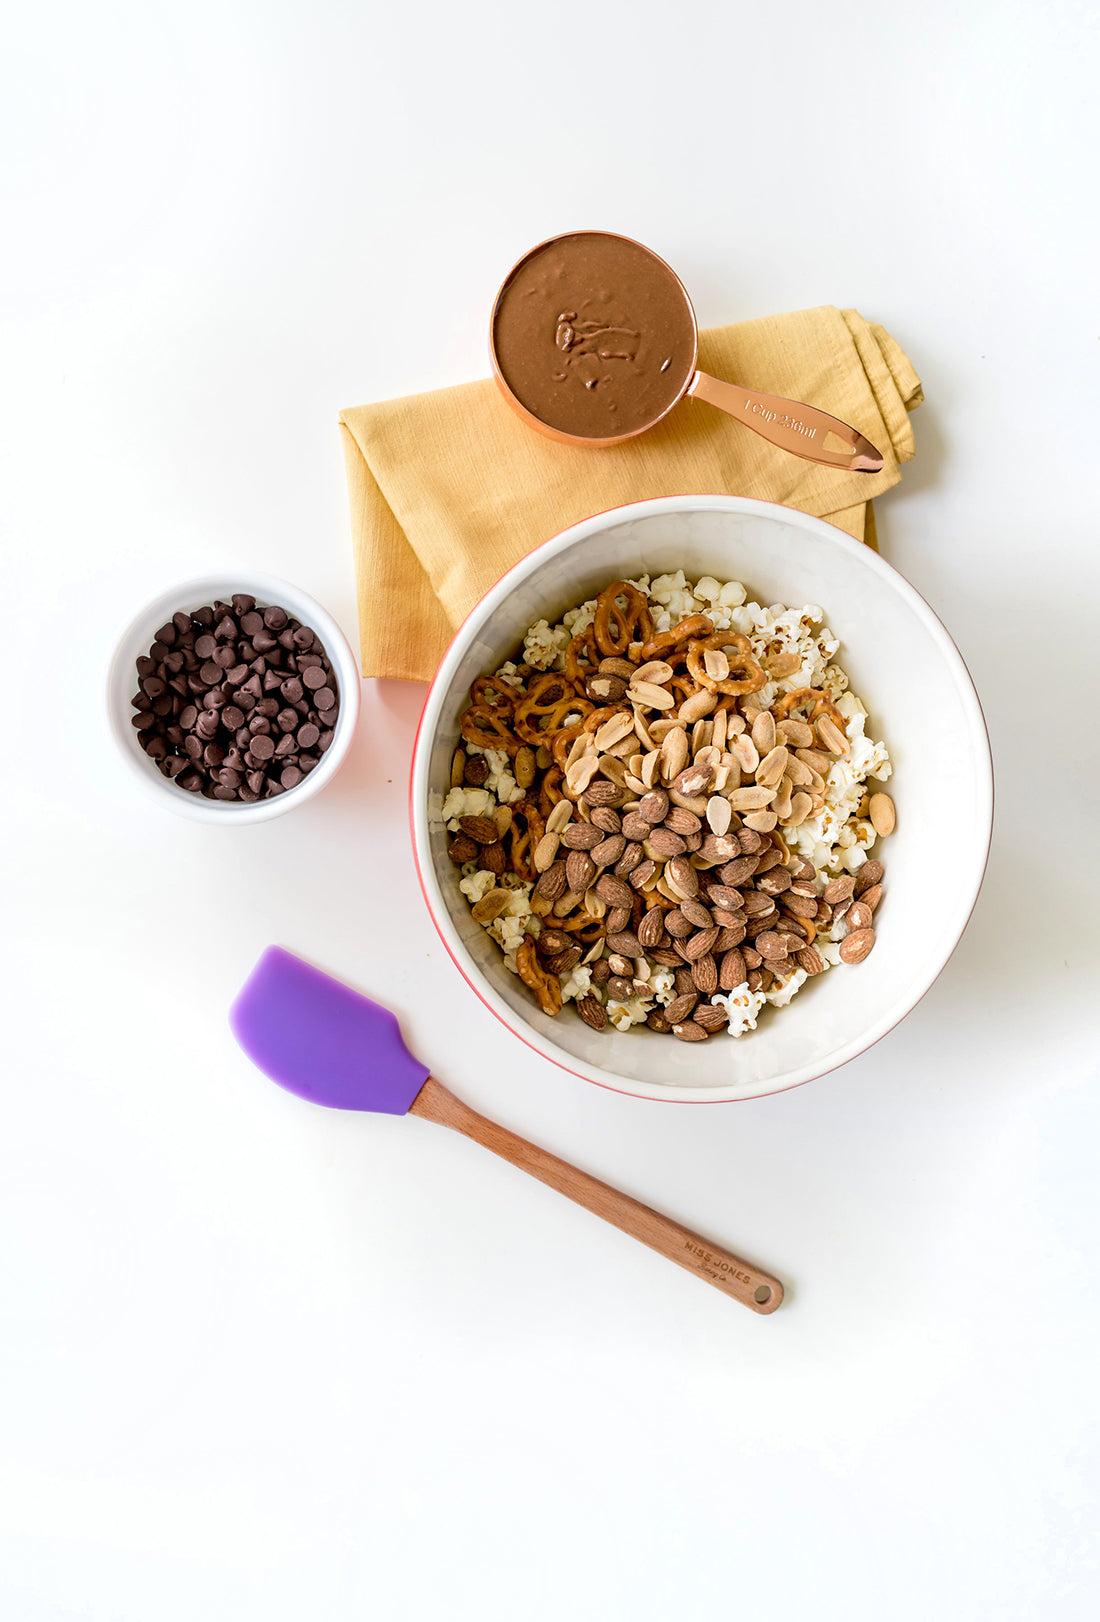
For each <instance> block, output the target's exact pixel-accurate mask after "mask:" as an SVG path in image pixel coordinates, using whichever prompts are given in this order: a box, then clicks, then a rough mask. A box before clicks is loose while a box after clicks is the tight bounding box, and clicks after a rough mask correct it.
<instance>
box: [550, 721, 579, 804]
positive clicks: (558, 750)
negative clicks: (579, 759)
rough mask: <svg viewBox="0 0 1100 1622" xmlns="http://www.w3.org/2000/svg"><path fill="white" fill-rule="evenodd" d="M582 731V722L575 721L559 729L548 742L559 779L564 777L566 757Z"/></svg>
mask: <svg viewBox="0 0 1100 1622" xmlns="http://www.w3.org/2000/svg"><path fill="white" fill-rule="evenodd" d="M583 731H584V722H583V721H577V722H575V723H574V725H573V726H571V727H559V729H558V731H557V732H555V733H554V736H553V738H552V739H551V740H550V752H551V754H552V755H553V757H554V764H555V766H557V768H558V776H559V778H560V777H562V776H564V775H565V761H566V757H567V755H568V754H569V751H570V749H572V747H573V745H574V744H575V743H576V741H577V739H578V738H579V737H580V735H581V733H582V732H583ZM559 798H560V796H559Z"/></svg>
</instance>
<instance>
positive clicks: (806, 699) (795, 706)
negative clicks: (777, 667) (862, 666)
mask: <svg viewBox="0 0 1100 1622" xmlns="http://www.w3.org/2000/svg"><path fill="white" fill-rule="evenodd" d="M811 700H812V702H813V708H812V710H811V711H810V722H811V724H812V723H813V722H814V721H816V720H817V718H818V716H819V715H827V716H829V718H830V719H831V720H833V721H835V722H836V724H837V726H838V727H839V728H840V730H841V732H844V731H845V727H846V725H847V723H846V722H845V720H844V717H843V715H841V713H840V711H839V710H838V709H837V707H836V705H835V704H834V703H833V700H832V697H831V695H830V694H829V693H823V692H821V691H820V689H819V688H817V687H796V688H795V690H794V692H793V693H784V694H783V696H782V697H781V698H777V699H776V701H775V703H774V704H773V705H772V714H773V715H774V716H775V719H776V720H777V721H785V720H786V719H787V717H788V716H790V715H793V713H794V711H795V710H801V709H803V708H804V707H805V706H806V705H807V704H809V703H810V702H811ZM845 735H846V734H845Z"/></svg>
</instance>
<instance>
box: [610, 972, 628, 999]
mask: <svg viewBox="0 0 1100 1622" xmlns="http://www.w3.org/2000/svg"><path fill="white" fill-rule="evenodd" d="M607 995H608V996H609V997H611V998H612V999H613V1000H614V1001H615V1002H626V1000H627V998H628V997H633V995H634V982H633V980H628V979H627V978H626V976H625V975H622V974H613V975H612V976H611V978H610V980H609V981H608V982H607Z"/></svg>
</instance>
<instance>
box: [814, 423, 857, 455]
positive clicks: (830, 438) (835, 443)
mask: <svg viewBox="0 0 1100 1622" xmlns="http://www.w3.org/2000/svg"><path fill="white" fill-rule="evenodd" d="M822 449H823V450H827V451H839V452H841V453H842V454H843V455H845V456H852V455H854V453H855V446H854V445H849V443H848V441H847V440H846V439H841V437H840V435H839V434H834V433H833V430H832V429H831V428H829V429H826V432H825V442H824V445H823V446H822Z"/></svg>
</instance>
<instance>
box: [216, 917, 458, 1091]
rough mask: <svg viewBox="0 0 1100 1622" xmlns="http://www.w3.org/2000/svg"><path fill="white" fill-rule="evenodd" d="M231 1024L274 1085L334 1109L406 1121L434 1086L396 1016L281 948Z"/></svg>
mask: <svg viewBox="0 0 1100 1622" xmlns="http://www.w3.org/2000/svg"><path fill="white" fill-rule="evenodd" d="M229 1023H230V1026H231V1027H232V1030H233V1034H234V1036H235V1037H236V1038H237V1041H238V1042H239V1043H240V1045H241V1047H242V1048H243V1049H244V1051H245V1052H246V1053H247V1054H248V1056H249V1058H250V1059H252V1060H253V1061H254V1063H256V1064H258V1065H259V1067H260V1069H261V1070H262V1071H264V1073H265V1074H266V1075H268V1076H270V1077H271V1079H272V1081H277V1082H278V1083H279V1086H280V1087H285V1088H286V1089H287V1090H288V1092H292V1093H297V1094H298V1096H299V1098H308V1099H309V1101H310V1103H313V1104H327V1105H328V1106H329V1108H330V1109H362V1110H377V1111H380V1112H381V1113H382V1114H384V1115H404V1114H405V1113H406V1112H407V1111H408V1109H409V1106H410V1105H411V1104H412V1102H413V1100H414V1099H415V1097H416V1095H417V1093H418V1092H419V1091H420V1089H421V1087H423V1085H424V1083H425V1082H426V1081H427V1079H428V1070H427V1066H425V1065H422V1064H420V1063H419V1061H418V1060H416V1059H414V1058H413V1056H412V1054H411V1053H410V1052H409V1050H408V1048H407V1047H406V1046H405V1044H404V1042H403V1041H402V1040H401V1032H400V1031H399V1030H398V1027H397V1020H396V1019H395V1018H394V1016H393V1015H392V1014H391V1013H390V1011H389V1009H388V1008H380V1007H379V1005H378V1004H377V1003H376V1002H371V1000H370V998H369V997H362V996H360V995H359V993H358V992H357V991H352V990H351V989H350V988H349V987H348V986H344V985H341V984H340V982H339V980H333V979H331V978H330V976H329V975H327V974H322V973H321V971H320V969H315V968H313V966H312V965H311V964H309V963H303V962H302V960H301V958H299V957H294V956H293V955H292V954H291V953H290V952H284V951H283V949H282V947H280V946H269V947H268V949H267V951H266V952H265V953H264V955H263V957H261V959H260V961H259V962H258V963H257V965H256V967H255V968H254V969H253V971H252V973H251V975H250V976H249V978H248V980H247V981H246V982H245V984H244V986H243V987H242V989H241V992H240V995H239V996H238V998H237V1000H236V1002H235V1003H234V1004H233V1006H232V1008H231V1009H230V1011H229Z"/></svg>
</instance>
